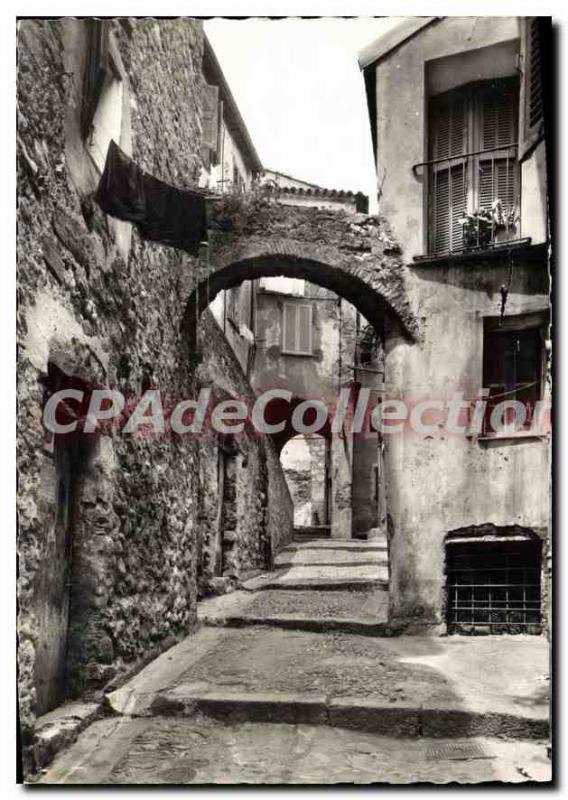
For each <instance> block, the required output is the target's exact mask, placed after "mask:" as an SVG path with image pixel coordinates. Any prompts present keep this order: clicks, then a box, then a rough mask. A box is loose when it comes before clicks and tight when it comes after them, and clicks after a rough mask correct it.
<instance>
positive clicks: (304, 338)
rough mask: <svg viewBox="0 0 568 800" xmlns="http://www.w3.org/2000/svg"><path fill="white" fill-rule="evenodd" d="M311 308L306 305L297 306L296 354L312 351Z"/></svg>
mask: <svg viewBox="0 0 568 800" xmlns="http://www.w3.org/2000/svg"><path fill="white" fill-rule="evenodd" d="M311 328H312V308H311V306H308V305H301V306H298V352H300V353H311V351H312V341H311V340H312V330H311Z"/></svg>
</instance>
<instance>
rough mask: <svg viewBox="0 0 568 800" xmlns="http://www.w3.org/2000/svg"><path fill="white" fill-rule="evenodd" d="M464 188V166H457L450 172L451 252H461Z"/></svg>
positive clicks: (465, 203)
mask: <svg viewBox="0 0 568 800" xmlns="http://www.w3.org/2000/svg"><path fill="white" fill-rule="evenodd" d="M465 188H466V187H465V165H463V164H457V165H456V166H455V167H452V169H451V170H450V204H451V210H450V228H451V237H452V243H451V249H452V250H461V248H462V247H463V229H462V226H461V225H460V223H459V220H460V218H461V217H462V216H463V214H464V211H465V210H466V205H467V200H466V195H465Z"/></svg>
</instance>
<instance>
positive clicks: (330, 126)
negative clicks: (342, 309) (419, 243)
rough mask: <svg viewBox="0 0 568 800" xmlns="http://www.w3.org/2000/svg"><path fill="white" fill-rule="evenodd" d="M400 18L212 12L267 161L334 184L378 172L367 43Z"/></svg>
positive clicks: (220, 52) (213, 35)
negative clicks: (362, 57)
mask: <svg viewBox="0 0 568 800" xmlns="http://www.w3.org/2000/svg"><path fill="white" fill-rule="evenodd" d="M399 19H400V18H394V17H389V18H371V17H359V18H353V19H338V18H318V19H293V18H288V19H282V20H268V19H259V18H251V19H239V20H228V19H212V20H208V21H207V22H206V23H205V31H206V33H207V36H208V37H209V40H210V42H211V44H212V46H213V49H214V50H215V53H216V55H217V58H218V59H219V62H220V64H221V68H222V69H223V72H224V74H225V78H226V79H227V82H228V84H229V86H230V87H231V91H232V93H233V95H234V97H235V100H236V102H237V105H238V106H239V109H240V111H241V114H242V116H243V119H244V121H245V124H246V126H247V128H248V130H249V133H250V135H251V138H252V140H253V143H254V145H255V147H256V150H257V152H258V154H259V156H260V159H261V161H262V163H263V165H264V167H265V168H267V169H274V170H277V171H279V172H285V173H286V174H288V175H293V176H294V177H295V178H300V179H302V180H306V181H310V182H311V183H317V184H319V185H320V186H324V187H326V188H329V189H344V190H351V191H361V192H363V193H364V194H366V195H368V196H369V198H370V211H371V212H374V211H375V210H376V176H375V165H374V159H373V151H372V143H371V131H370V127H369V119H368V113H367V104H366V100H365V89H364V83H363V75H362V73H361V71H360V70H359V65H358V63H357V54H358V52H359V50H361V49H362V48H363V47H365V46H366V45H367V44H369V43H370V42H372V41H374V40H375V39H376V38H378V37H379V36H380V35H381V34H382V33H384V32H385V31H386V30H388V29H389V28H391V27H392V26H393V25H395V24H397V22H398V21H399Z"/></svg>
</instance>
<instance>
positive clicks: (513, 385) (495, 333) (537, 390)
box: [483, 318, 544, 435]
mask: <svg viewBox="0 0 568 800" xmlns="http://www.w3.org/2000/svg"><path fill="white" fill-rule="evenodd" d="M525 324H526V323H525ZM543 336H544V333H543V328H542V326H534V323H533V326H531V327H523V320H522V319H514V318H513V319H511V320H505V321H504V323H503V325H499V322H498V321H497V320H493V319H487V320H485V326H484V337H483V387H484V388H485V389H488V390H489V397H488V401H487V411H486V414H485V420H484V433H485V434H486V435H494V434H495V433H496V431H495V430H494V428H493V424H492V421H491V420H492V413H493V410H494V409H495V407H496V406H498V405H499V404H500V403H502V402H504V401H517V402H519V403H521V404H522V406H523V408H524V415H525V419H524V421H522V420H519V419H518V417H517V415H516V412H515V410H514V408H513V407H511V408H509V409H507V410H505V412H504V419H503V420H502V422H499V423H498V424H499V425H501V424H502V425H505V426H507V425H512V426H515V427H516V428H518V430H520V431H522V430H527V429H529V428H530V427H531V425H532V422H533V415H534V410H535V406H536V403H537V402H538V401H539V400H541V399H542V384H543V380H542V378H543V374H542V373H543V348H544V343H543Z"/></svg>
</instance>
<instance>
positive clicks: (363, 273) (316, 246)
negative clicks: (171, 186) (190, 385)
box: [184, 209, 419, 341]
mask: <svg viewBox="0 0 568 800" xmlns="http://www.w3.org/2000/svg"><path fill="white" fill-rule="evenodd" d="M315 210H316V211H317V209H315ZM294 211H298V209H294ZM358 216H362V215H358ZM376 235H377V238H376V241H375V242H374V244H376V245H377V247H376V249H375V250H374V251H373V250H372V249H370V248H371V247H372V245H367V246H368V247H369V250H366V251H364V252H363V253H357V252H356V251H355V252H354V251H353V249H350V248H352V247H353V245H351V246H350V248H349V247H346V248H345V249H340V248H339V247H336V246H329V245H325V244H320V243H317V242H311V241H298V240H297V239H292V238H282V237H280V236H270V235H265V236H259V235H250V236H249V235H247V236H240V235H233V234H231V235H228V236H227V235H226V234H216V233H215V232H212V234H211V235H210V244H209V247H208V251H207V253H206V254H204V256H203V258H202V259H200V262H199V266H198V269H197V275H196V276H195V277H194V280H193V281H192V282H193V287H192V290H191V291H190V294H189V298H188V302H187V305H186V309H185V314H184V328H185V331H186V332H187V334H188V335H189V336H190V339H191V341H195V335H196V334H195V332H196V330H197V326H198V323H199V317H200V315H201V314H202V313H203V311H204V310H205V309H206V308H207V306H208V305H209V304H210V303H211V302H212V301H213V300H214V299H215V297H216V296H217V294H218V293H219V292H221V291H223V290H224V289H230V288H232V287H234V286H237V285H239V284H240V283H242V282H243V281H246V280H254V279H256V278H263V277H275V276H280V275H283V276H284V277H290V278H302V279H304V280H306V281H309V282H310V283H313V284H317V285H319V286H322V287H324V288H326V289H329V290H331V291H333V292H334V293H335V294H337V295H338V296H340V297H342V298H344V299H345V300H347V301H348V302H350V303H351V304H352V305H353V306H354V307H355V308H356V309H357V310H358V311H360V313H361V314H362V315H363V316H364V317H365V319H367V320H368V322H369V323H370V324H371V325H372V326H373V327H374V328H375V329H376V330H379V331H381V330H383V327H384V325H385V323H387V324H389V326H390V327H391V328H392V330H393V331H395V330H396V331H397V332H399V333H401V334H402V335H403V336H404V337H405V338H407V339H410V340H411V341H412V340H415V339H417V338H418V336H419V329H418V322H417V320H416V318H415V316H414V313H413V311H412V309H411V307H410V304H409V302H408V298H407V293H406V287H405V267H404V264H403V263H402V260H401V259H400V255H399V250H398V248H397V246H396V245H394V244H393V243H392V242H391V241H390V240H389V239H384V238H380V235H379V233H377V234H376ZM361 246H363V245H361Z"/></svg>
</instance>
